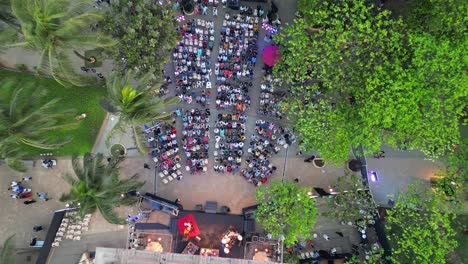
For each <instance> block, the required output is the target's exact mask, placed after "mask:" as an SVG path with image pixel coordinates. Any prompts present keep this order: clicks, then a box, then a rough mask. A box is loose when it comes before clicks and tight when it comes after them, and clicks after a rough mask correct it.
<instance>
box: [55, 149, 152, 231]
mask: <svg viewBox="0 0 468 264" xmlns="http://www.w3.org/2000/svg"><path fill="white" fill-rule="evenodd" d="M119 161H120V159H119V158H112V159H111V160H110V161H109V162H107V163H105V162H104V156H103V155H102V154H101V153H97V154H96V155H93V154H91V153H86V154H85V155H84V157H83V162H82V164H81V162H80V159H79V158H78V157H77V156H73V158H72V167H73V171H74V172H75V175H76V177H73V176H72V175H71V174H66V175H64V179H65V181H67V182H68V183H69V184H70V185H71V190H70V192H69V193H68V194H64V195H62V197H61V198H60V201H62V202H71V203H74V204H79V208H80V209H79V213H80V214H81V215H82V216H84V215H85V214H90V213H93V212H95V211H96V210H97V209H98V210H99V211H100V212H101V214H102V216H103V217H104V219H106V220H107V221H108V222H109V223H111V224H123V223H125V219H122V218H120V217H119V216H118V215H117V214H116V213H115V212H114V207H116V206H119V205H130V204H132V203H134V202H136V199H134V198H125V196H124V197H122V194H126V193H128V192H130V191H136V190H138V189H139V188H141V187H142V186H143V185H144V184H145V183H144V182H140V181H138V174H134V175H133V176H132V177H130V178H128V179H126V180H121V179H120V172H119V168H118V166H117V165H118V163H119Z"/></svg>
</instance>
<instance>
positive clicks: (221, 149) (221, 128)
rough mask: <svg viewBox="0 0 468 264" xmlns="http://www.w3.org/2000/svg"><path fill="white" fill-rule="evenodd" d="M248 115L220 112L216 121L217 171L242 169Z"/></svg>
mask: <svg viewBox="0 0 468 264" xmlns="http://www.w3.org/2000/svg"><path fill="white" fill-rule="evenodd" d="M246 121H247V116H246V115H241V114H240V113H235V114H218V119H217V121H216V123H215V128H214V135H215V140H216V143H215V148H216V150H215V151H214V156H215V165H214V170H215V171H216V172H220V173H224V172H232V173H236V172H238V171H239V170H240V169H239V168H240V167H239V166H240V165H241V162H242V155H243V154H244V152H243V147H244V140H245V138H246V137H245V132H246V131H245V122H246Z"/></svg>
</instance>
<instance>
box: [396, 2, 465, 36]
mask: <svg viewBox="0 0 468 264" xmlns="http://www.w3.org/2000/svg"><path fill="white" fill-rule="evenodd" d="M405 5H407V6H406V8H403V10H406V12H403V13H402V14H401V15H402V17H403V19H404V21H405V22H406V24H407V25H408V27H409V28H410V29H411V30H414V31H420V32H426V33H429V34H432V35H434V36H437V37H444V38H449V39H451V40H452V41H465V39H466V37H465V36H466V23H467V21H466V14H468V2H466V1H463V0H409V1H406V3H405Z"/></svg>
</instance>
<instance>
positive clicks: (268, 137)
mask: <svg viewBox="0 0 468 264" xmlns="http://www.w3.org/2000/svg"><path fill="white" fill-rule="evenodd" d="M279 132H280V129H278V128H277V127H276V124H275V123H273V122H268V121H265V120H261V119H260V120H257V121H256V122H255V134H253V135H252V136H251V137H250V143H249V147H248V149H247V152H248V153H249V157H248V159H247V160H246V163H247V168H245V169H243V170H242V173H241V175H242V176H244V177H245V178H246V179H247V180H248V181H249V182H252V183H253V184H255V185H256V186H257V185H258V184H259V183H265V182H266V181H267V179H268V177H269V176H271V175H272V174H273V173H274V171H275V170H276V167H275V166H273V164H272V163H271V162H270V160H269V158H270V157H271V156H272V155H273V154H276V153H278V152H279V151H280V150H281V148H280V147H279V146H278V144H277V143H279V140H280V139H282V136H281V134H280V133H279ZM283 144H284V143H283Z"/></svg>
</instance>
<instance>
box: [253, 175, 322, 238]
mask: <svg viewBox="0 0 468 264" xmlns="http://www.w3.org/2000/svg"><path fill="white" fill-rule="evenodd" d="M307 192H308V189H307V188H302V187H299V186H298V185H297V184H296V183H293V182H289V181H287V182H279V181H272V183H271V186H267V185H261V186H260V187H259V188H258V189H257V192H256V194H255V196H256V200H257V202H258V203H259V204H260V205H259V206H258V208H257V210H256V211H255V220H256V221H257V222H258V223H259V224H260V225H261V226H262V227H263V228H264V229H265V231H266V232H268V233H270V234H272V236H274V237H277V236H279V235H283V236H284V238H285V239H284V244H285V245H286V246H290V245H292V244H294V242H295V241H297V239H298V237H299V236H300V237H302V239H304V240H307V239H311V238H312V234H311V230H312V228H313V227H314V225H315V222H316V221H317V207H316V206H315V200H314V199H311V198H309V195H308V194H307Z"/></svg>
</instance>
